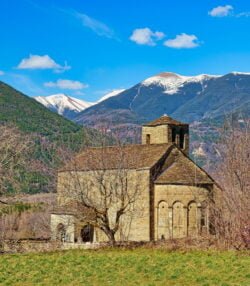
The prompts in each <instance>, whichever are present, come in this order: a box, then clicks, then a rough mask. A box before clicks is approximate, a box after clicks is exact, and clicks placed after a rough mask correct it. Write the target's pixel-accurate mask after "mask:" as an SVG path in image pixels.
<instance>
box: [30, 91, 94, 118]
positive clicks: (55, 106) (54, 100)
mask: <svg viewBox="0 0 250 286" xmlns="http://www.w3.org/2000/svg"><path fill="white" fill-rule="evenodd" d="M35 99H36V100H37V101H38V102H40V103H41V104H43V105H44V106H45V107H47V108H48V109H50V110H52V111H54V112H57V113H58V114H60V115H63V116H64V117H66V118H69V119H71V118H73V117H74V116H75V115H76V114H77V113H79V112H81V111H83V110H84V109H86V108H88V107H90V106H91V105H93V104H94V103H93V102H87V101H84V100H80V99H77V98H74V97H71V96H68V95H66V94H63V93H58V94H53V95H50V96H37V97H35Z"/></svg>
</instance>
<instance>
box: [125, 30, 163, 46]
mask: <svg viewBox="0 0 250 286" xmlns="http://www.w3.org/2000/svg"><path fill="white" fill-rule="evenodd" d="M164 37H165V34H164V33H163V32H159V31H155V32H153V31H152V30H151V29H149V28H141V29H135V30H134V31H133V32H132V35H131V36H130V38H129V39H130V40H131V41H133V42H135V43H136V44H138V45H148V46H155V45H156V41H158V40H161V39H163V38H164Z"/></svg>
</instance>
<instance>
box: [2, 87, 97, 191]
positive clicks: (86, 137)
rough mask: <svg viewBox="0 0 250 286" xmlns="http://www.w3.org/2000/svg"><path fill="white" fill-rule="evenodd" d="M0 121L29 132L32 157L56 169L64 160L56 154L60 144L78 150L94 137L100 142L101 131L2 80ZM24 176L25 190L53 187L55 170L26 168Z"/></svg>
mask: <svg viewBox="0 0 250 286" xmlns="http://www.w3.org/2000/svg"><path fill="white" fill-rule="evenodd" d="M0 124H7V125H8V126H14V127H16V128H18V130H20V131H21V132H22V133H23V134H26V135H27V134H29V135H30V136H31V138H32V140H33V142H35V146H34V149H33V151H32V154H31V156H30V160H37V161H41V163H42V164H43V166H45V167H48V166H49V168H50V169H51V168H52V169H53V168H54V171H56V168H58V167H59V164H60V160H59V159H60V158H59V157H58V155H56V153H57V149H58V147H63V148H67V149H68V150H71V151H77V150H79V148H81V147H82V146H83V145H84V144H90V143H91V142H92V141H94V142H95V143H96V144H97V143H98V136H99V134H98V133H97V132H95V131H93V130H89V129H86V128H83V127H80V126H78V125H76V124H75V123H73V122H71V121H69V120H67V119H65V118H63V117H62V116H60V115H58V114H56V113H54V112H51V111H49V110H48V109H47V108H45V107H44V106H43V105H41V104H40V103H38V102H37V101H35V100H34V99H32V98H30V97H28V96H26V95H24V94H22V93H21V92H19V91H17V90H15V89H14V88H12V87H11V86H9V85H7V84H5V83H3V82H0ZM93 138H94V139H95V140H93ZM44 142H46V146H45V147H44V145H45V144H44ZM57 159H58V160H57ZM43 169H44V168H43ZM21 177H22V178H21V180H22V181H23V191H25V192H31V193H32V192H39V191H51V189H49V185H50V183H51V180H52V178H51V174H42V173H41V172H39V170H38V171H37V170H35V171H34V172H33V171H32V170H29V171H27V170H23V171H22V174H21ZM10 189H11V188H10ZM12 191H15V190H12Z"/></svg>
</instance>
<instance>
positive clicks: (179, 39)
mask: <svg viewBox="0 0 250 286" xmlns="http://www.w3.org/2000/svg"><path fill="white" fill-rule="evenodd" d="M164 46H166V47H169V48H174V49H191V48H196V47H198V46H199V42H198V38H197V37H196V36H195V35H188V34H185V33H182V34H180V35H177V36H176V37H175V38H174V39H169V40H167V41H165V42H164Z"/></svg>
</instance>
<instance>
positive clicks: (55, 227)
mask: <svg viewBox="0 0 250 286" xmlns="http://www.w3.org/2000/svg"><path fill="white" fill-rule="evenodd" d="M50 227H51V239H52V240H60V241H65V242H74V239H75V218H74V216H73V215H66V214H51V219H50Z"/></svg>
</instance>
